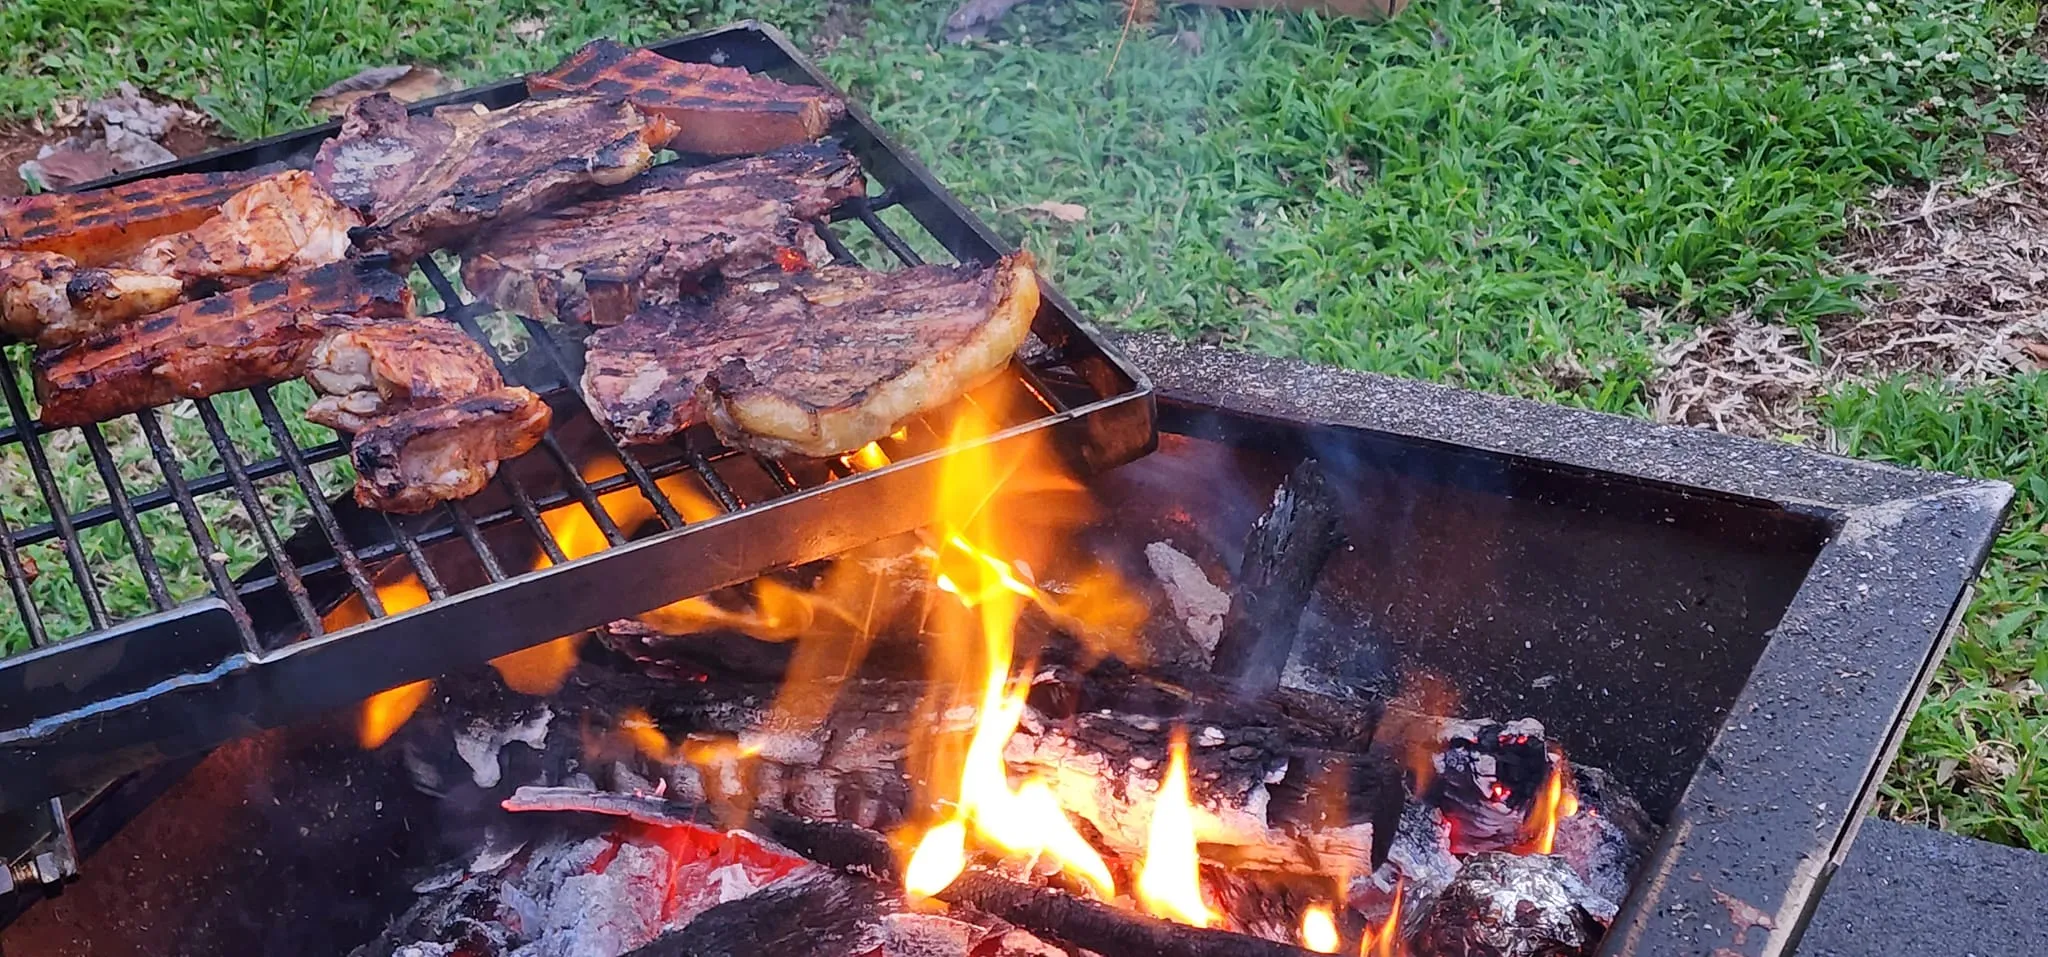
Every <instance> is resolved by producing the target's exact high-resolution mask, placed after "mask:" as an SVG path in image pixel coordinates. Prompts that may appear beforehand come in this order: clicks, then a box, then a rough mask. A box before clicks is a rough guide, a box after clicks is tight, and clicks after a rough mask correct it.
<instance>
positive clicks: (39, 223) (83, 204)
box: [0, 172, 261, 266]
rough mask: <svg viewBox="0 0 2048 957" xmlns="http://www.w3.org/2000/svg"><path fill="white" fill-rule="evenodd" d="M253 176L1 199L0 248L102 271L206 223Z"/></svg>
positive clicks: (185, 178)
mask: <svg viewBox="0 0 2048 957" xmlns="http://www.w3.org/2000/svg"><path fill="white" fill-rule="evenodd" d="M260 178H261V175H260V174H257V173H254V172H238V173H184V174H181V175H178V176H159V177H157V178H155V179H145V180H141V181H139V182H134V183H129V184H126V185H123V186H110V187H108V188H106V189H96V190H93V191H91V192H86V193H44V194H42V195H39V196H23V197H20V198H18V199H11V200H0V248H7V249H23V250H34V251H37V252H49V253H57V254H59V255H62V256H67V257H70V259H71V260H72V261H74V262H76V263H78V264H80V265H83V266H104V265H106V264H108V263H112V262H114V261H116V260H118V259H121V258H122V257H124V256H128V255H130V254H132V253H134V252H135V251H136V250H138V249H140V248H142V245H143V244H144V243H147V242H149V241H150V240H152V239H155V238H157V237H158V236H162V235H165V234H168V233H176V232H183V231H184V230H187V229H191V228H193V227H195V226H198V225H199V224H200V223H203V222H205V221H207V220H208V219H211V218H213V216H214V214H215V213H218V212H220V205H221V204H222V203H225V202H227V201H228V198H229V197H231V196H233V195H235V194H236V193H238V192H241V191H242V190H243V189H244V188H246V187H247V186H248V185H249V184H250V183H253V182H255V181H256V180H258V179H260Z"/></svg>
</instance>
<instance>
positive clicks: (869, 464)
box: [840, 442, 889, 472]
mask: <svg viewBox="0 0 2048 957" xmlns="http://www.w3.org/2000/svg"><path fill="white" fill-rule="evenodd" d="M840 461H841V462H843V463H845V465H846V467H847V468H850V469H852V470H854V471H856V472H872V471H874V470H876V469H878V468H881V467H883V466H885V465H888V464H889V453H887V452H884V451H882V447H881V446H880V445H877V444H875V443H873V442H869V443H868V444H866V445H863V446H861V447H860V451H858V452H855V453H853V454H851V455H844V456H841V457H840Z"/></svg>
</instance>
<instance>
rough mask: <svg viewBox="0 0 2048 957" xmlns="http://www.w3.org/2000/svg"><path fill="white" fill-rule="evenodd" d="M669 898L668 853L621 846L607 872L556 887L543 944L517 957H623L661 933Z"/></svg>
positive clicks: (545, 914) (543, 917)
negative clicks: (664, 902) (662, 909)
mask: <svg viewBox="0 0 2048 957" xmlns="http://www.w3.org/2000/svg"><path fill="white" fill-rule="evenodd" d="M667 896H668V854H667V853H666V852H664V851H662V849H661V848H658V847H650V846H646V845H640V844H621V845H619V849H618V855H617V856H616V857H614V858H613V859H612V862H611V864H610V865H609V866H607V867H606V868H605V869H604V872H603V873H601V874H592V873H587V872H586V873H581V874H576V875H574V876H571V877H569V878H568V879H566V880H564V881H562V882H561V883H560V884H558V885H556V886H555V889H554V893H553V894H552V895H550V896H549V898H548V900H547V902H546V904H545V905H544V907H543V909H542V911H541V914H540V924H539V929H540V934H539V937H538V939H536V940H535V941H534V942H533V943H531V944H528V945H526V946H524V947H521V948H519V949H518V950H516V951H513V954H512V957H618V955H619V954H623V953H625V952H626V951H629V950H632V949H633V948H635V947H638V946H640V945H641V944H644V943H647V942H648V941H650V940H653V939H654V937H655V935H656V934H658V933H660V932H661V923H662V922H661V907H662V903H663V901H664V900H666V899H667Z"/></svg>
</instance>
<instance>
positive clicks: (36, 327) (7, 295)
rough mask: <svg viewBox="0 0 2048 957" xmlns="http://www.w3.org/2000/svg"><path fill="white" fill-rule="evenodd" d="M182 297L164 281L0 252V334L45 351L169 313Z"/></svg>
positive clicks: (52, 257)
mask: <svg viewBox="0 0 2048 957" xmlns="http://www.w3.org/2000/svg"><path fill="white" fill-rule="evenodd" d="M184 291H185V290H184V284H183V283H181V282H179V281H178V280H177V279H174V278H171V277H167V276H155V275H151V274H149V273H141V272H135V271H133V270H128V269H96V268H81V267H80V266H79V265H78V264H77V263H75V262H72V261H71V259H70V257H67V256H60V255H58V254H56V253H46V252H22V251H15V250H4V249H0V332H5V333H7V334H8V335H10V336H13V337H14V338H16V339H23V340H28V341H32V342H35V343H37V344H39V345H42V346H45V347H56V346H63V345H66V344H69V343H72V342H76V341H78V340H80V339H83V338H85V337H86V336H89V335H92V334H94V333H97V332H99V331H101V330H103V329H107V328H109V327H112V326H115V325H118V324H120V323H123V322H128V321H130V320H133V319H136V318H138V317H141V316H144V315H147V314H149V313H152V312H156V311H158V310H160V309H168V308H170V307H171V306H173V305H175V304H176V303H177V302H178V300H179V299H181V298H183V297H184Z"/></svg>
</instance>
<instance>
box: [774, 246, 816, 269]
mask: <svg viewBox="0 0 2048 957" xmlns="http://www.w3.org/2000/svg"><path fill="white" fill-rule="evenodd" d="M775 263H776V265H778V266H781V267H782V271H783V272H802V271H804V270H806V269H809V268H811V260H810V257H808V256H805V255H804V251H803V250H801V249H792V248H790V247H788V246H784V247H782V248H780V249H777V250H776V251H775Z"/></svg>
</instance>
